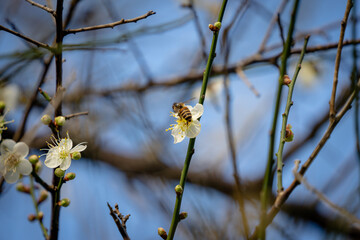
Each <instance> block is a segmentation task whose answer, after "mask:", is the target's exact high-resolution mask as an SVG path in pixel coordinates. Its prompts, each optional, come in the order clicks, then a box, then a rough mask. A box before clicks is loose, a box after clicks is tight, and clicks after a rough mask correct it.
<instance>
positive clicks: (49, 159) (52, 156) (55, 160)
mask: <svg viewBox="0 0 360 240" xmlns="http://www.w3.org/2000/svg"><path fill="white" fill-rule="evenodd" d="M44 163H45V166H47V167H48V168H56V167H57V166H59V165H60V164H61V159H60V156H59V148H58V147H54V148H51V149H50V150H49V152H48V153H47V154H46V159H45V162H44Z"/></svg>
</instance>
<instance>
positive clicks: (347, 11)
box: [330, 0, 353, 120]
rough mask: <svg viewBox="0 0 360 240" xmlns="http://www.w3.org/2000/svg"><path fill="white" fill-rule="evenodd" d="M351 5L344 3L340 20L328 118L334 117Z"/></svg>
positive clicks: (348, 2) (349, 0) (350, 2)
mask: <svg viewBox="0 0 360 240" xmlns="http://www.w3.org/2000/svg"><path fill="white" fill-rule="evenodd" d="M352 6H353V3H352V0H348V1H347V4H346V9H345V14H344V18H343V20H342V21H341V30H340V37H339V44H338V48H337V53H336V59H335V70H334V81H333V88H332V92H331V98H330V119H331V120H333V119H334V118H335V114H336V112H335V98H336V88H337V83H338V78H339V67H340V61H341V51H342V48H343V41H344V35H345V29H346V25H347V20H348V17H349V14H350V10H351V8H352Z"/></svg>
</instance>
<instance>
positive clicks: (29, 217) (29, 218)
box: [28, 214, 36, 222]
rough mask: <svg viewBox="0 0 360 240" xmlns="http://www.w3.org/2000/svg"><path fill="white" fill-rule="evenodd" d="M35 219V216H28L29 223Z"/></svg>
mask: <svg viewBox="0 0 360 240" xmlns="http://www.w3.org/2000/svg"><path fill="white" fill-rule="evenodd" d="M35 219H36V216H35V215H34V214H29V216H28V220H29V221H30V222H33V221H34V220H35Z"/></svg>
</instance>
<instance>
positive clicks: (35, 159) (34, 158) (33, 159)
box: [29, 154, 39, 164]
mask: <svg viewBox="0 0 360 240" xmlns="http://www.w3.org/2000/svg"><path fill="white" fill-rule="evenodd" d="M38 161H39V156H38V155H35V154H33V155H31V156H30V157H29V162H30V163H31V164H36V163H37V162H38Z"/></svg>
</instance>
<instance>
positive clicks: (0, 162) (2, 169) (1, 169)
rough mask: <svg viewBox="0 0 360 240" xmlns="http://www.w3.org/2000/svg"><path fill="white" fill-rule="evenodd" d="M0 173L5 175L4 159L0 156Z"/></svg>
mask: <svg viewBox="0 0 360 240" xmlns="http://www.w3.org/2000/svg"><path fill="white" fill-rule="evenodd" d="M0 175H2V176H4V175H5V165H4V159H3V158H2V157H1V156H0Z"/></svg>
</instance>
